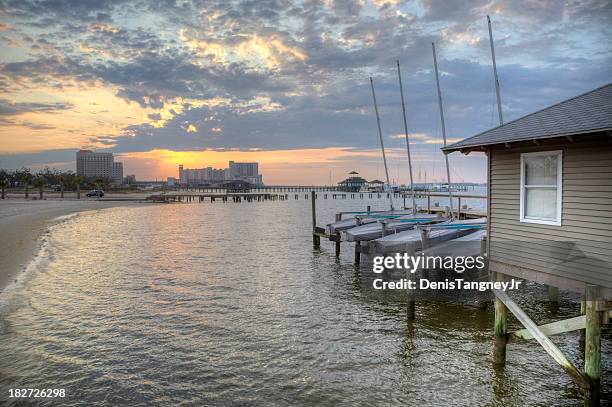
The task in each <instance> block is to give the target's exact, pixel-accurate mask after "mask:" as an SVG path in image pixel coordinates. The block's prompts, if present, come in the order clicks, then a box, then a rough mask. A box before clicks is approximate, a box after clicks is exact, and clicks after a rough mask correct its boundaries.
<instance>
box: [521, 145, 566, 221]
mask: <svg viewBox="0 0 612 407" xmlns="http://www.w3.org/2000/svg"><path fill="white" fill-rule="evenodd" d="M562 168H563V166H562V152H561V151H542V152H537V153H524V154H521V222H529V223H540V224H544V225H555V226H561V197H562V191H561V179H562Z"/></svg>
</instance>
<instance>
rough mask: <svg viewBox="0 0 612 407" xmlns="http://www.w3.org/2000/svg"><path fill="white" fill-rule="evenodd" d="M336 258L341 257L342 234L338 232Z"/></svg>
mask: <svg viewBox="0 0 612 407" xmlns="http://www.w3.org/2000/svg"><path fill="white" fill-rule="evenodd" d="M336 257H340V232H336Z"/></svg>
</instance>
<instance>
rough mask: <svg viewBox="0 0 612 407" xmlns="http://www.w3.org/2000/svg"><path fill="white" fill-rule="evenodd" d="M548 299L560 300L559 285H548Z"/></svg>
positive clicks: (554, 301) (553, 301) (556, 301)
mask: <svg viewBox="0 0 612 407" xmlns="http://www.w3.org/2000/svg"><path fill="white" fill-rule="evenodd" d="M548 301H549V302H551V303H558V302H559V289H558V288H557V287H553V286H552V285H549V286H548Z"/></svg>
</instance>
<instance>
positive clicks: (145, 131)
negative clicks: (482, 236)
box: [0, 0, 612, 184]
mask: <svg viewBox="0 0 612 407" xmlns="http://www.w3.org/2000/svg"><path fill="white" fill-rule="evenodd" d="M611 7H612V6H611V5H610V3H609V2H606V1H584V2H574V3H571V4H565V3H563V4H562V3H557V2H531V1H521V2H515V1H514V2H513V1H492V2H452V3H447V2H438V1H431V0H427V1H426V0H423V1H415V2H404V1H397V0H376V1H373V2H360V1H329V2H322V3H316V2H305V3H296V4H292V3H284V2H278V3H277V2H273V1H262V2H246V3H245V2H225V1H224V2H214V1H206V2H197V1H194V2H185V3H181V4H180V5H177V4H173V3H169V4H162V3H160V4H156V5H152V4H148V3H143V4H142V7H133V6H131V5H130V4H129V3H128V2H122V1H119V2H106V1H100V2H96V3H95V4H79V5H78V6H76V7H75V6H70V5H66V4H64V3H63V2H49V3H47V2H43V3H36V2H30V1H23V2H19V3H10V4H8V3H6V4H2V5H0V9H1V11H2V13H0V34H1V35H0V47H1V49H2V57H1V61H0V86H1V87H2V90H3V96H2V97H1V98H0V167H4V168H18V167H22V166H28V167H33V168H42V167H45V166H48V167H52V168H58V169H72V168H74V167H75V163H74V153H75V151H77V150H79V149H81V148H86V149H92V150H96V151H100V152H104V151H106V152H113V153H115V156H116V157H117V158H118V159H119V160H121V161H123V162H124V167H125V168H124V171H125V173H130V174H136V176H137V178H139V179H155V178H158V179H164V178H165V177H167V176H173V175H176V168H177V166H178V164H180V163H182V164H184V165H185V166H192V167H193V166H197V165H198V164H197V163H203V162H205V163H207V165H211V166H213V167H215V166H217V167H218V166H220V164H221V163H224V162H227V161H230V160H235V161H249V162H250V161H257V162H259V163H260V167H261V173H262V174H264V176H265V179H266V183H270V184H328V183H330V182H331V183H337V182H338V181H340V180H342V179H343V178H344V177H345V175H346V174H347V173H348V172H349V171H351V170H357V171H358V172H359V173H361V174H362V175H363V176H364V177H365V178H368V179H374V178H378V179H381V178H382V177H383V172H384V169H383V167H382V159H381V156H380V149H379V148H378V141H377V133H376V121H375V117H374V112H373V108H372V103H371V94H370V89H369V83H368V76H369V75H373V76H374V82H375V86H376V89H377V93H378V94H377V96H378V99H379V105H380V106H379V107H380V110H381V119H382V127H383V137H384V141H385V146H386V147H387V152H388V157H389V171H390V177H391V178H392V179H395V180H396V182H398V183H407V182H408V168H407V167H408V166H407V158H406V153H405V144H404V135H403V128H402V117H401V105H400V100H399V92H398V84H397V74H396V71H395V60H396V59H399V60H400V62H401V64H402V73H403V77H404V95H405V97H406V101H407V116H408V117H407V118H408V129H409V133H410V134H409V135H410V138H411V148H412V152H413V162H414V166H415V168H414V170H415V173H418V172H419V171H421V172H422V173H424V172H427V173H428V174H429V177H431V179H432V180H434V179H435V180H437V179H443V178H444V166H443V162H444V161H443V156H442V153H441V152H440V150H439V148H440V147H441V145H442V142H441V132H440V123H439V119H438V116H437V104H436V103H437V100H436V95H435V82H434V77H433V73H432V59H431V42H432V41H435V42H436V44H437V46H438V54H439V55H438V58H439V65H440V70H441V85H442V93H443V97H444V109H445V114H446V118H447V121H446V126H447V131H448V137H449V141H450V142H453V141H458V140H460V139H463V138H464V137H466V136H469V135H471V134H475V133H478V132H480V131H483V130H486V129H488V128H491V127H494V126H495V125H496V120H497V119H496V114H497V113H496V107H495V92H494V86H493V74H492V68H491V56H490V50H489V43H488V32H487V27H486V19H485V16H486V15H487V14H490V15H491V17H492V20H493V35H494V38H495V45H496V51H497V58H498V60H497V62H498V71H499V75H500V82H501V95H502V103H503V109H504V116H505V118H506V121H510V120H512V119H515V118H518V117H520V116H523V115H524V114H526V113H529V112H532V111H535V110H538V109H541V108H544V107H546V106H549V105H551V104H554V103H556V102H559V101H561V100H564V99H566V98H567V97H570V96H573V95H577V94H580V93H583V92H586V91H589V90H591V89H594V88H596V87H598V86H601V85H603V84H605V83H607V82H609V78H610V77H611V74H612V68H611V67H612V50H611V49H610V46H609V45H608V41H607V38H609V36H610V34H611V30H612V29H611V28H610V26H609V25H608V24H607V21H608V19H609V16H610V15H611V14H612V11H611ZM57 16H61V18H57ZM450 163H451V169H452V174H451V176H452V179H453V181H475V182H482V181H484V180H485V158H484V156H483V155H482V154H471V155H470V156H468V157H465V156H460V155H457V156H451V157H450Z"/></svg>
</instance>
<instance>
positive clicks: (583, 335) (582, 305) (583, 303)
mask: <svg viewBox="0 0 612 407" xmlns="http://www.w3.org/2000/svg"><path fill="white" fill-rule="evenodd" d="M585 313H586V301H585V300H584V297H583V299H582V300H581V301H580V315H584V314H585ZM578 332H579V335H578V349H580V351H581V352H584V346H585V343H586V329H581V330H580V331H578Z"/></svg>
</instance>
